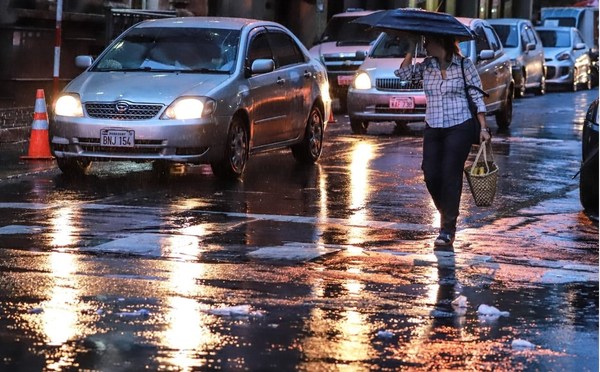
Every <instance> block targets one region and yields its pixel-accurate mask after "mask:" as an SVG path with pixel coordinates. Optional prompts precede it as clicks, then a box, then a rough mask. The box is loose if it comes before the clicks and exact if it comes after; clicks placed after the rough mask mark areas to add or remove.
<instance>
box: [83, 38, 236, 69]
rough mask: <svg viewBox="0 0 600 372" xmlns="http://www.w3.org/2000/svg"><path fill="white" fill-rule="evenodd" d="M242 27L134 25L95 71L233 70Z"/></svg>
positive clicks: (101, 59)
mask: <svg viewBox="0 0 600 372" xmlns="http://www.w3.org/2000/svg"><path fill="white" fill-rule="evenodd" d="M239 39H240V31H239V30H225V29H213V28H211V29H208V28H167V27H155V28H152V27H144V28H134V29H132V30H131V31H129V32H128V33H127V34H126V35H124V36H123V37H122V38H120V39H119V40H117V42H115V43H114V44H113V45H112V46H111V47H110V49H109V50H108V51H107V52H106V53H105V54H104V55H103V56H102V57H101V58H100V59H99V60H98V61H97V63H96V64H95V65H94V67H93V69H92V71H167V72H199V73H231V72H232V71H233V69H234V66H235V60H236V58H237V53H238V44H239Z"/></svg>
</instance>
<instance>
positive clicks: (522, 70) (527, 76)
mask: <svg viewBox="0 0 600 372" xmlns="http://www.w3.org/2000/svg"><path fill="white" fill-rule="evenodd" d="M487 21H488V22H489V23H490V24H491V25H492V27H494V30H496V33H497V34H498V36H499V37H500V40H501V41H502V44H503V46H504V52H506V54H507V55H508V56H509V57H510V63H511V65H512V74H513V78H514V80H515V96H516V97H523V96H524V95H525V91H526V90H527V89H532V90H533V91H534V93H535V94H544V93H546V76H545V69H546V65H545V62H544V46H543V45H542V41H541V40H540V36H539V35H538V34H537V32H536V31H535V29H534V28H533V25H532V24H531V22H530V21H529V20H527V19H519V18H496V19H488V20H487Z"/></svg>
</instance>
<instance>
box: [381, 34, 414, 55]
mask: <svg viewBox="0 0 600 372" xmlns="http://www.w3.org/2000/svg"><path fill="white" fill-rule="evenodd" d="M406 52H408V41H407V39H406V38H402V37H399V36H396V35H391V34H387V33H386V34H384V35H382V37H381V38H380V39H379V40H378V41H377V45H375V47H374V48H373V50H372V51H371V57H372V58H404V57H405V56H406ZM413 53H414V52H413ZM417 57H425V51H424V49H423V48H422V47H420V46H419V48H418V52H417Z"/></svg>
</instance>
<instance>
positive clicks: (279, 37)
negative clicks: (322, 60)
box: [268, 31, 305, 68]
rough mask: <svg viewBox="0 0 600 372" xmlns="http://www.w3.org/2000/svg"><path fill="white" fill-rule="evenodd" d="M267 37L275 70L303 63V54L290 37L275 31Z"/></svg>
mask: <svg viewBox="0 0 600 372" xmlns="http://www.w3.org/2000/svg"><path fill="white" fill-rule="evenodd" d="M268 35H269V41H270V43H271V47H272V48H273V55H274V58H275V66H276V68H280V67H283V66H287V65H293V64H296V63H303V62H305V60H304V54H302V51H301V50H300V48H299V47H298V45H296V43H295V42H294V40H293V39H292V38H291V37H289V36H288V35H286V34H284V33H283V32H277V31H276V32H269V33H268Z"/></svg>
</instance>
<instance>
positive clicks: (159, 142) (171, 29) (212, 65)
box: [50, 17, 331, 178]
mask: <svg viewBox="0 0 600 372" xmlns="http://www.w3.org/2000/svg"><path fill="white" fill-rule="evenodd" d="M76 62H77V64H78V65H79V66H81V67H85V68H86V71H85V72H83V73H82V74H81V75H80V76H78V77H77V78H75V79H74V80H73V81H72V82H70V83H69V84H68V85H67V86H66V87H65V89H64V90H63V92H62V93H61V94H60V96H59V97H58V99H57V100H56V101H55V105H54V109H53V113H54V115H53V120H52V122H51V125H50V134H51V149H52V152H53V154H54V156H55V157H56V159H57V162H58V166H59V167H60V169H61V170H62V171H63V172H64V173H65V174H85V173H86V172H87V171H88V169H89V168H90V165H91V163H92V161H107V160H126V161H153V162H154V165H155V169H157V170H159V171H161V172H164V171H165V169H166V166H168V165H169V164H170V163H192V164H200V163H208V164H210V165H211V167H212V170H213V172H214V173H215V174H216V175H217V176H219V177H222V178H237V177H240V176H241V175H242V173H243V171H244V168H245V166H246V163H247V160H248V157H249V154H252V153H256V152H260V151H265V150H270V149H274V148H282V147H290V148H291V150H292V154H293V156H294V157H295V158H296V159H297V160H298V161H300V162H305V163H313V162H316V161H317V160H318V159H319V157H320V155H321V150H322V145H323V133H324V130H325V128H326V124H327V120H328V118H329V117H330V110H331V99H330V97H329V94H328V92H329V84H328V80H327V73H326V70H325V67H324V66H323V65H322V64H321V63H320V62H319V61H317V60H314V59H311V57H310V56H309V53H308V51H307V50H306V48H305V47H304V46H303V45H302V44H301V43H300V41H299V40H298V39H297V38H296V37H295V36H294V35H293V34H292V33H291V32H290V31H289V30H288V29H286V28H285V27H283V26H281V25H280V24H277V23H274V22H267V21H259V20H249V19H235V18H218V17H213V18H207V17H198V18H194V17H190V18H171V19H162V20H152V21H146V22H142V23H139V24H137V25H135V26H133V27H132V28H130V29H129V30H128V31H126V32H125V33H124V34H123V35H121V36H120V37H119V38H117V39H116V40H115V41H114V42H113V43H111V45H110V46H109V47H108V48H107V49H106V50H105V51H104V52H102V54H101V55H100V56H99V57H98V59H97V60H95V61H93V59H92V57H90V56H79V57H77V61H76Z"/></svg>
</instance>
